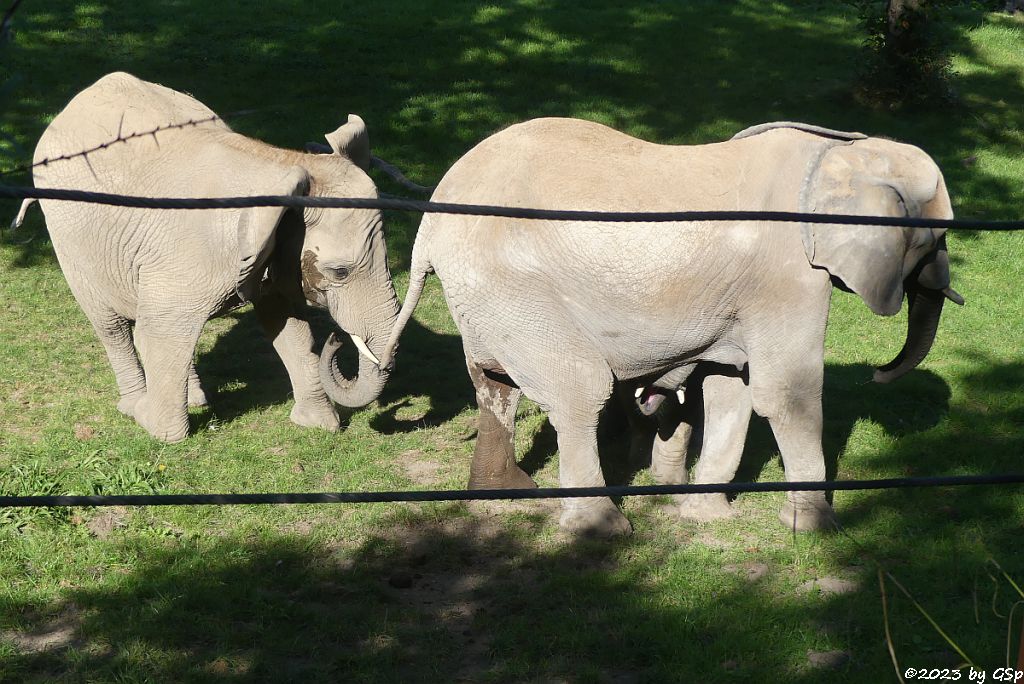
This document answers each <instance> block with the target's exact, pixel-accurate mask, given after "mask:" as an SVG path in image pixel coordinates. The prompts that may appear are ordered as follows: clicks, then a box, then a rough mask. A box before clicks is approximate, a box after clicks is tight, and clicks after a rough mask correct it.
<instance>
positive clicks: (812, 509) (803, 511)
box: [779, 497, 836, 532]
mask: <svg viewBox="0 0 1024 684" xmlns="http://www.w3.org/2000/svg"><path fill="white" fill-rule="evenodd" d="M779 522H781V523H782V524H783V526H785V527H786V528H787V529H791V530H795V531H797V532H811V531H815V530H830V529H832V528H834V527H835V522H836V514H835V511H833V510H832V506H831V505H829V503H828V502H827V501H825V499H824V497H822V498H821V499H816V500H813V501H806V500H805V501H797V502H793V501H790V500H789V499H786V503H785V504H783V506H782V510H781V511H779Z"/></svg>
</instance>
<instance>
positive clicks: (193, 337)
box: [132, 312, 205, 442]
mask: <svg viewBox="0 0 1024 684" xmlns="http://www.w3.org/2000/svg"><path fill="white" fill-rule="evenodd" d="M161 313H164V312H161ZM203 323H205V318H201V319H181V318H180V317H179V316H177V315H173V314H171V315H168V314H167V313H164V315H160V316H158V315H154V314H149V315H146V316H140V317H139V320H138V322H137V323H136V325H135V343H136V344H137V345H138V348H139V354H140V356H141V357H142V365H143V368H144V369H145V372H146V393H145V395H144V396H143V397H142V398H141V399H139V401H138V402H137V403H136V404H135V406H134V408H133V410H132V415H133V416H134V417H135V420H136V421H137V422H138V423H139V425H141V426H142V427H144V428H145V429H146V431H147V432H149V434H151V435H153V437H156V438H157V439H159V440H163V441H165V442H178V441H181V440H183V439H185V437H187V436H188V385H189V374H190V372H191V370H192V368H193V365H192V358H193V355H194V354H195V349H196V342H198V340H199V334H200V332H202V329H203Z"/></svg>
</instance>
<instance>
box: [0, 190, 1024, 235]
mask: <svg viewBox="0 0 1024 684" xmlns="http://www.w3.org/2000/svg"><path fill="white" fill-rule="evenodd" d="M0 198H10V199H37V200H38V199H42V200H63V201H70V202H88V203H92V204H105V205H110V206H118V207H133V208H137V209H173V210H184V209H247V208H251V207H287V208H290V209H308V208H316V209H383V210H393V211H415V212H423V213H438V214H457V215H469V216H495V217H502V218H515V219H530V220H546V221H593V222H611V223H669V222H671V223H677V222H678V223H685V222H694V221H772V222H789V223H793V222H796V223H817V224H839V225H862V226H892V227H901V228H946V229H950V230H980V231H1014V230H1024V221H977V220H973V219H933V218H914V217H895V216H855V215H850V214H812V213H806V212H789V211H579V210H561V209H533V208H527V207H503V206H495V205H487V204H458V203H452V202H430V201H425V200H415V199H407V198H394V197H388V198H365V197H304V196H295V195H254V196H249V197H204V198H195V197H193V198H186V197H139V196H136V195H117V194H112V193H105V192H89V191H85V190H70V189H63V188H30V187H14V186H0Z"/></svg>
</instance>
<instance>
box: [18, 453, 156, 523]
mask: <svg viewBox="0 0 1024 684" xmlns="http://www.w3.org/2000/svg"><path fill="white" fill-rule="evenodd" d="M165 469H166V466H164V465H163V464H160V463H153V462H146V463H136V462H131V461H129V462H125V463H114V462H111V461H110V460H108V459H106V458H104V457H102V456H100V455H99V453H98V452H92V453H90V454H88V455H86V456H85V457H84V458H82V459H80V460H78V461H77V462H75V463H74V464H72V465H71V466H70V467H67V468H63V469H58V468H55V467H52V466H47V465H46V464H44V463H43V462H42V461H40V460H38V459H33V460H31V461H27V462H25V463H15V464H13V465H12V466H11V467H10V469H9V471H8V473H7V475H6V477H2V478H0V495H2V496H58V495H62V494H67V495H75V494H85V495H94V496H99V495H112V494H156V493H157V491H158V488H159V486H160V485H161V484H162V483H163V480H164V470H165ZM71 520H72V516H71V514H70V509H69V508H67V507H64V506H56V507H44V506H28V507H24V508H10V507H8V508H0V528H13V529H16V530H21V529H23V528H25V527H29V526H32V527H42V526H52V525H60V524H64V523H67V522H69V521H71Z"/></svg>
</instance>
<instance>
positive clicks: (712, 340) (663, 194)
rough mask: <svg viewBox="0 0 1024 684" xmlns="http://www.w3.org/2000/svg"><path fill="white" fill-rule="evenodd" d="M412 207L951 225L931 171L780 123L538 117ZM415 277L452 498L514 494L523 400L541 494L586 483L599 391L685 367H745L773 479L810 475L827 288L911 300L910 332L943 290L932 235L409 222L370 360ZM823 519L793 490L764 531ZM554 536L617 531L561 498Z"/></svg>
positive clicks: (938, 247) (905, 362)
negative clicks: (433, 353)
mask: <svg viewBox="0 0 1024 684" xmlns="http://www.w3.org/2000/svg"><path fill="white" fill-rule="evenodd" d="M433 199H434V200H436V201H442V202H467V203H476V204H497V205H506V206H527V207H540V208H552V209H589V210H612V211H670V210H679V209H691V210H715V209H719V210H730V209H736V210H773V211H814V212H820V213H846V214H862V215H882V216H908V215H909V216H923V217H933V218H949V217H951V216H952V210H951V207H950V201H949V197H948V195H947V193H946V188H945V184H944V181H943V179H942V175H941V173H940V172H939V169H938V168H937V167H936V165H935V163H934V162H933V161H932V160H931V159H930V158H929V157H928V156H927V155H926V154H925V153H924V152H922V151H921V150H919V149H917V148H915V147H911V146H909V145H903V144H899V143H896V142H892V141H889V140H880V139H874V138H868V137H866V136H863V135H860V134H845V133H840V132H835V131H828V130H826V129H819V128H816V127H812V126H806V125H802V124H791V123H779V124H767V125H764V126H761V127H757V128H755V129H751V130H749V131H746V132H745V133H744V134H741V135H739V136H737V139H734V140H731V141H728V142H723V143H717V144H711V145H700V146H668V145H655V144H651V143H647V142H643V141H641V140H637V139H635V138H632V137H629V136H627V135H624V134H622V133H618V132H616V131H614V130H612V129H610V128H606V127H605V126H601V125H599V124H596V123H590V122H586V121H578V120H570V119H538V120H534V121H529V122H527V123H523V124H519V125H516V126H512V127H510V128H508V129H506V130H504V131H502V132H500V133H498V134H496V135H494V136H492V137H490V138H488V139H486V140H484V141H483V142H482V143H480V144H479V145H477V146H476V147H475V148H474V149H472V150H471V151H470V152H469V153H467V154H466V155H465V156H464V157H462V159H460V160H459V161H458V162H456V164H455V165H454V166H453V167H452V168H451V169H450V170H449V171H448V173H447V174H446V175H445V177H444V178H443V179H442V181H441V183H440V184H439V185H438V188H437V190H436V192H435V193H434V195H433ZM431 271H433V272H435V273H436V274H437V275H438V277H439V278H440V279H441V283H442V286H443V289H444V293H445V297H446V299H447V302H448V306H449V308H450V309H451V312H452V316H453V318H454V320H455V323H456V325H457V326H458V328H459V330H460V332H461V333H462V339H463V346H464V349H465V354H466V363H467V365H468V368H469V373H470V376H471V378H472V380H473V383H474V385H475V387H476V396H477V402H478V404H479V407H480V419H479V420H480V422H479V433H478V437H477V443H476V449H475V452H474V457H473V464H472V467H471V475H470V487H514V486H524V485H528V484H530V483H531V480H530V479H529V477H528V476H527V475H526V474H525V473H523V472H522V471H521V470H520V469H519V468H518V467H517V465H516V462H515V456H514V450H513V441H512V440H513V432H514V421H515V413H516V406H517V404H518V401H519V398H520V396H521V395H522V394H524V393H525V394H526V396H528V397H530V398H531V399H532V400H533V401H535V402H537V403H538V404H539V405H540V407H541V408H542V409H543V410H545V411H547V412H548V415H549V419H550V421H551V424H552V425H553V426H554V428H555V430H556V431H557V433H558V449H559V473H560V480H561V484H562V486H565V487H586V486H596V485H602V484H604V478H603V476H602V473H601V467H600V463H599V460H598V452H597V439H596V429H597V421H598V414H599V413H600V411H601V408H602V407H603V406H604V404H605V403H606V402H607V401H608V398H609V395H610V394H611V393H612V388H613V383H614V382H615V381H616V380H618V381H626V382H632V383H635V385H637V386H641V387H644V388H646V389H644V390H643V391H642V392H641V397H640V400H641V402H642V403H647V402H648V401H650V400H652V398H653V397H654V396H655V395H657V394H662V393H666V392H673V391H676V390H677V389H679V388H680V387H682V386H683V385H684V383H685V381H686V377H687V375H688V374H689V373H690V372H691V371H692V370H693V368H694V367H695V365H696V364H698V363H699V362H714V363H718V364H724V365H727V366H732V367H735V368H737V369H743V368H745V369H746V370H747V372H748V374H749V390H747V389H746V388H744V396H748V397H749V403H750V406H751V407H752V408H753V410H755V411H757V412H758V413H759V414H760V415H762V416H765V417H767V418H768V420H769V421H770V424H771V427H772V429H773V430H774V433H775V437H776V440H777V441H778V443H779V449H780V451H781V453H782V458H783V461H784V465H785V469H786V476H787V478H788V479H790V480H795V481H800V480H807V481H821V480H823V479H824V477H825V461H824V457H823V454H822V447H821V432H822V412H821V390H822V373H823V366H824V337H825V325H826V321H827V316H828V308H829V299H830V297H831V292H832V283H833V281H835V282H836V283H841V284H842V286H843V287H845V288H848V289H850V290H852V291H853V292H856V293H857V294H858V295H860V297H861V298H862V299H863V300H864V302H865V303H866V304H867V305H868V306H869V307H870V308H871V310H872V311H874V312H875V313H878V314H882V315H893V314H895V313H896V312H898V311H899V309H900V307H901V304H902V300H903V296H904V291H905V288H907V290H906V291H907V292H908V293H918V294H917V295H916V296H917V298H918V299H916V300H914V301H921V302H922V303H920V304H917V305H916V307H917V308H918V310H923V309H925V308H930V309H931V311H932V313H933V314H934V315H932V316H930V317H929V320H930V321H931V322H930V323H929V325H931V327H932V328H934V325H935V324H937V322H938V313H939V311H940V310H941V304H942V301H943V295H942V290H943V289H946V288H948V285H949V272H948V267H947V261H946V255H945V247H944V242H943V231H942V230H934V229H917V230H910V229H897V228H884V227H873V226H835V225H828V226H823V225H798V224H784V223H767V222H754V221H735V222H717V223H675V224H664V223H642V222H637V223H626V224H613V223H600V222H588V221H570V222H552V221H525V220H509V219H500V218H481V217H475V216H474V217H467V216H454V215H444V214H428V215H427V216H425V217H424V218H423V221H422V223H421V225H420V230H419V234H418V235H417V238H416V242H415V245H414V247H413V252H412V263H411V268H410V282H409V291H408V294H407V296H406V299H405V303H404V305H403V307H402V311H401V313H400V314H399V318H398V321H397V323H396V326H395V329H394V331H393V332H392V334H391V338H390V339H389V341H388V345H387V347H386V349H385V352H384V355H383V356H382V357H381V361H382V363H384V364H387V363H389V362H390V360H391V358H392V354H393V351H394V349H395V347H396V345H397V341H398V338H399V336H400V335H401V332H402V329H403V327H404V326H405V324H406V323H407V322H408V320H409V317H410V316H411V315H412V312H413V309H414V308H415V306H416V303H417V301H418V300H419V297H420V295H421V293H422V289H423V283H424V280H425V278H426V276H427V274H428V273H429V272H431ZM915 279H916V282H915ZM925 302H926V303H925ZM915 318H916V319H920V318H922V316H921V315H918V316H916V317H915ZM932 319H933V320H932ZM932 332H934V330H932ZM915 335H917V333H915ZM920 337H922V338H927V337H928V333H927V331H925V332H924V334H923V335H922V336H920ZM926 352H927V348H922V349H919V350H914V351H913V352H912V353H910V352H908V354H907V355H905V356H904V358H902V359H900V360H899V361H898V362H897V363H896V367H897V368H898V369H899V372H903V371H904V370H905V369H906V368H907V367H908V366H912V365H913V364H916V363H917V362H918V361H920V358H922V357H923V356H924V354H925V353H926ZM740 413H742V411H740ZM748 415H749V409H748ZM730 434H733V433H730ZM735 434H740V433H738V432H737V433H735ZM742 438H743V437H742V434H740V439H741V440H742ZM830 515H831V507H830V506H829V504H828V503H827V501H826V499H825V497H824V495H823V494H822V493H797V494H793V495H790V496H789V497H788V500H787V503H786V505H785V507H784V509H783V512H782V515H781V517H782V519H783V520H785V521H787V523H789V524H792V523H793V521H794V520H795V521H796V524H797V526H798V527H800V528H809V527H817V526H821V525H824V524H826V522H827V521H828V519H829V517H830ZM561 524H562V526H563V527H564V528H567V529H569V530H572V531H578V532H585V533H594V534H599V535H615V534H623V533H628V532H629V531H630V529H631V528H630V524H629V522H628V521H627V520H626V518H625V517H624V516H623V515H622V514H621V512H620V511H619V510H618V509H617V508H616V507H615V505H614V504H613V503H612V501H611V500H610V499H566V500H564V503H563V513H562V516H561Z"/></svg>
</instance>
